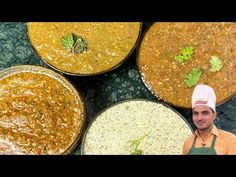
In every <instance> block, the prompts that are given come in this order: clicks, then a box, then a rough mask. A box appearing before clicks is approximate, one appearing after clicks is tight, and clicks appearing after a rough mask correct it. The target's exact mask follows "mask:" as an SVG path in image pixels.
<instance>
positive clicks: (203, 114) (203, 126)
mask: <svg viewBox="0 0 236 177" xmlns="http://www.w3.org/2000/svg"><path fill="white" fill-rule="evenodd" d="M215 117H216V113H215V112H213V111H212V110H211V108H209V107H208V106H204V105H199V106H196V107H195V108H194V109H193V123H194V124H195V126H196V127H197V129H199V130H207V129H209V128H211V127H212V126H213V123H214V119H215Z"/></svg>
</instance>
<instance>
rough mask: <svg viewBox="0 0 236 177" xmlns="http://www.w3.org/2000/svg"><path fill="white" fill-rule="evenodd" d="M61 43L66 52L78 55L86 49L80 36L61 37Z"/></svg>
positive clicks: (86, 45)
mask: <svg viewBox="0 0 236 177" xmlns="http://www.w3.org/2000/svg"><path fill="white" fill-rule="evenodd" d="M61 42H62V45H63V47H64V48H65V49H66V50H67V51H68V52H74V53H78V54H79V53H82V52H84V51H85V50H87V48H88V44H87V42H86V41H85V40H84V39H83V38H82V37H81V36H77V35H75V34H73V33H71V34H68V35H67V36H65V37H62V38H61Z"/></svg>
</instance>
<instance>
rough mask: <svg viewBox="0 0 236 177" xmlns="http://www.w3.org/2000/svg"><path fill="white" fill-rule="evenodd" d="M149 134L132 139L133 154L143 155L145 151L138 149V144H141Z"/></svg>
mask: <svg viewBox="0 0 236 177" xmlns="http://www.w3.org/2000/svg"><path fill="white" fill-rule="evenodd" d="M147 136H148V135H147V134H145V135H144V136H142V137H140V138H138V139H135V140H132V141H130V143H131V147H132V151H131V155H142V154H143V151H142V150H141V149H138V146H139V145H140V143H141V141H142V140H143V139H144V138H146V137H147Z"/></svg>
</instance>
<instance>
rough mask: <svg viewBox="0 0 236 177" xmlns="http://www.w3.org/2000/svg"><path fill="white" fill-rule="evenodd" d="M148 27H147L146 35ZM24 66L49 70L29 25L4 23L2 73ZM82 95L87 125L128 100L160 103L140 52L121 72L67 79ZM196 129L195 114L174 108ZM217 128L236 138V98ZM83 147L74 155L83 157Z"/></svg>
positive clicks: (0, 50) (222, 110)
mask: <svg viewBox="0 0 236 177" xmlns="http://www.w3.org/2000/svg"><path fill="white" fill-rule="evenodd" d="M147 25H148V23H144V24H143V31H144V30H145V28H146V27H147ZM22 64H33V65H41V66H46V65H45V64H44V63H43V62H41V61H40V59H39V58H38V56H37V55H36V54H35V53H34V51H33V50H32V48H31V46H30V43H29V41H28V38H27V30H26V24H25V23H19V22H17V23H16V22H9V23H8V22H1V23H0V70H2V69H5V68H8V67H11V66H16V65H22ZM65 77H67V78H68V79H69V80H70V81H71V82H73V83H74V84H75V86H76V87H77V88H78V90H79V91H80V93H81V95H82V97H83V99H84V101H85V105H86V110H87V123H89V122H90V121H91V120H92V119H93V118H94V117H95V116H96V114H97V113H98V112H100V111H101V110H103V109H105V108H106V107H107V106H110V105H111V104H114V103H117V102H119V101H122V100H126V99H137V98H145V99H150V100H157V98H156V97H154V96H153V95H152V94H151V92H150V91H149V90H148V89H147V88H146V87H145V85H144V84H143V82H142V80H141V78H140V76H139V73H138V70H137V66H136V51H134V52H133V54H132V55H131V56H130V57H129V59H128V60H127V61H126V62H124V63H123V64H122V65H121V66H120V67H118V68H117V69H115V70H113V71H110V72H108V73H106V74H102V75H98V76H92V77H88V76H87V77H75V76H65ZM174 109H176V110H177V111H179V112H180V113H181V114H182V115H183V116H184V117H185V118H186V120H187V121H188V122H189V123H190V125H191V126H192V127H193V128H194V129H195V127H194V126H193V123H192V120H191V110H185V109H181V108H176V107H174ZM217 112H218V117H217V119H216V121H215V123H216V126H217V127H219V128H221V129H223V130H227V131H229V132H232V133H234V134H236V97H233V98H232V99H231V100H229V101H228V102H226V103H224V104H223V105H220V106H218V107H217ZM80 145H81V143H80V144H79V145H78V146H77V147H76V148H75V150H74V151H73V152H72V153H71V154H80Z"/></svg>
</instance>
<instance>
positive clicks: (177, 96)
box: [138, 22, 236, 108]
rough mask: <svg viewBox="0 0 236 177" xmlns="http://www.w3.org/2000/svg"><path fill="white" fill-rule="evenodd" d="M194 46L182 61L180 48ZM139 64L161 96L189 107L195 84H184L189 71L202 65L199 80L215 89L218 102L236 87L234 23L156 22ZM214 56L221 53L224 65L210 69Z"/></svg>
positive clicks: (230, 95)
mask: <svg viewBox="0 0 236 177" xmlns="http://www.w3.org/2000/svg"><path fill="white" fill-rule="evenodd" d="M188 45H191V46H192V47H193V48H194V52H193V54H192V57H191V59H189V60H186V61H185V62H182V63H179V62H177V61H176V60H175V56H176V55H178V54H179V52H180V50H181V48H183V47H185V46H188ZM138 54H139V56H138V67H139V70H140V73H141V75H142V79H143V80H144V82H145V83H146V85H147V86H148V87H149V89H150V90H151V91H152V92H153V93H154V94H155V95H156V96H158V97H160V98H161V99H163V100H165V101H166V102H169V103H171V104H173V105H175V106H179V107H185V108H190V107H191V95H192V91H193V88H194V87H188V86H186V84H185V81H184V80H185V78H186V75H187V73H189V72H191V70H192V69H193V68H197V67H201V69H202V71H203V72H202V75H201V76H200V78H199V80H198V82H197V84H201V83H204V84H208V85H210V86H212V87H213V88H214V89H215V91H216V96H217V104H220V103H222V102H224V101H226V100H227V99H229V98H231V97H232V96H233V95H234V94H235V91H236V72H235V70H236V24H235V23H223V22H222V23H221V22H219V23H216V22H215V23H197V22H196V23H181V22H177V23H154V24H153V25H151V26H150V28H149V29H148V30H147V32H146V33H145V36H144V38H143V40H142V43H141V45H140V48H139V53H138ZM211 56H219V57H220V58H221V60H222V62H223V67H222V69H221V70H220V71H218V72H211V71H210V68H211V65H210V62H209V61H210V59H211Z"/></svg>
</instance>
